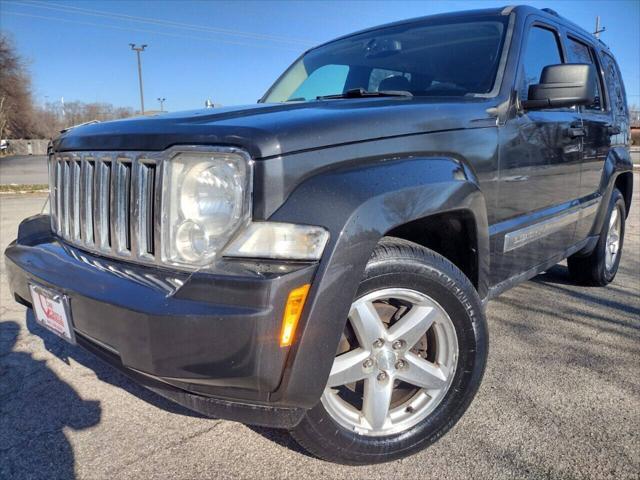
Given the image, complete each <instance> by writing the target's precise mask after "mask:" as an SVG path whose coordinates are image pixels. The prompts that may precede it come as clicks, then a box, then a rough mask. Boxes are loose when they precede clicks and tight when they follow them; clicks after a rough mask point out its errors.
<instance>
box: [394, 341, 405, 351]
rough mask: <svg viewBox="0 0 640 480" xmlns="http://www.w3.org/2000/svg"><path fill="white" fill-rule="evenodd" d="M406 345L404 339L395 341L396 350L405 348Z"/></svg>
mask: <svg viewBox="0 0 640 480" xmlns="http://www.w3.org/2000/svg"><path fill="white" fill-rule="evenodd" d="M404 345H405V341H404V340H396V341H395V342H393V345H392V346H393V349H394V350H400V349H401V348H404Z"/></svg>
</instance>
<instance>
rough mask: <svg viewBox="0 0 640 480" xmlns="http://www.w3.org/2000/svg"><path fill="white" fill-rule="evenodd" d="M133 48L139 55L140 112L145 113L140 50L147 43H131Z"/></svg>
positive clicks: (145, 46) (141, 50)
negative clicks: (137, 44)
mask: <svg viewBox="0 0 640 480" xmlns="http://www.w3.org/2000/svg"><path fill="white" fill-rule="evenodd" d="M129 46H130V47H131V50H133V51H134V52H136V55H137V56H138V81H139V82H140V113H142V115H144V93H143V92H142V63H141V62H140V52H144V49H145V48H147V45H141V46H139V47H137V46H136V44H135V43H130V44H129Z"/></svg>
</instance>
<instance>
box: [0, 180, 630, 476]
mask: <svg viewBox="0 0 640 480" xmlns="http://www.w3.org/2000/svg"><path fill="white" fill-rule="evenodd" d="M639 183H640V175H635V184H636V185H638V184H639ZM639 195H640V192H639V191H638V189H637V188H636V200H635V202H634V206H633V208H632V211H631V215H630V218H629V223H628V228H627V234H626V240H625V241H626V244H625V246H624V253H623V257H622V262H621V267H620V271H619V273H618V276H617V277H616V279H615V281H614V282H613V284H611V285H610V286H608V287H607V288H587V287H579V286H574V285H572V284H571V281H570V280H569V278H568V277H567V271H566V268H565V267H564V266H563V265H558V266H556V267H554V268H552V269H550V270H549V271H548V272H547V273H545V274H542V275H539V276H538V277H536V278H535V279H533V280H532V281H529V282H526V283H524V284H522V285H520V286H518V287H516V288H515V289H513V290H510V291H508V292H506V293H505V294H504V295H502V296H501V297H499V298H498V299H496V300H494V301H493V302H491V303H490V304H489V306H488V310H487V317H488V322H489V330H490V336H491V347H490V354H489V362H488V366H487V371H486V374H485V378H484V381H483V383H482V386H481V387H480V390H479V392H478V395H477V397H476V399H475V401H474V402H473V403H472V405H471V407H470V408H469V410H468V412H467V413H466V415H465V416H464V417H463V418H462V420H461V421H460V422H459V423H458V424H457V425H456V426H455V427H454V428H453V430H452V431H451V432H449V433H448V434H447V435H445V436H444V437H443V438H442V439H441V440H439V441H438V443H436V444H435V445H433V446H432V447H431V448H429V449H428V450H426V451H423V452H421V453H419V454H417V455H414V456H412V457H409V458H407V459H404V460H400V461H397V462H393V463H388V464H383V465H376V466H365V467H344V466H340V465H334V464H331V463H327V462H323V461H320V460H317V459H315V458H311V457H310V456H308V455H307V454H305V453H304V452H303V451H301V450H300V449H299V448H298V447H297V446H296V445H295V444H294V443H293V442H292V441H291V440H290V439H289V437H288V435H287V434H286V433H284V432H281V431H277V430H269V429H262V428H252V427H247V426H244V425H241V424H238V423H233V422H228V421H222V420H216V419H207V418H202V417H200V416H198V415H196V414H192V413H190V412H189V411H187V410H185V409H183V408H181V407H178V406H175V405H173V404H171V403H170V402H168V401H166V400H163V399H162V398H160V397H158V396H157V395H155V394H153V393H151V392H148V391H146V390H145V389H143V388H141V387H139V386H137V385H136V384H134V383H132V382H131V381H129V380H128V379H127V378H125V377H124V376H122V375H121V374H119V373H117V372H116V371H114V370H113V369H111V368H110V367H108V366H106V365H104V364H102V363H101V362H100V361H99V360H97V359H95V358H94V357H92V356H91V355H90V354H88V353H86V352H84V351H82V350H80V349H79V348H75V347H73V346H70V345H68V344H67V343H65V342H64V341H63V340H60V339H58V338H56V337H53V336H52V335H50V334H48V333H46V332H45V331H44V330H43V329H42V328H40V327H38V326H36V325H34V322H33V320H32V319H31V318H29V317H27V316H26V315H25V308H24V307H22V306H20V305H18V304H16V303H14V302H13V300H12V298H11V296H10V292H9V289H8V284H7V279H6V270H5V266H4V259H3V260H2V261H1V262H0V277H1V278H0V478H3V479H4V478H6V479H10V478H11V479H20V478H36V479H40V478H42V479H45V478H46V479H57V478H64V479H66V478H74V477H76V478H88V479H93V478H95V479H112V478H135V479H137V478H141V479H155V478H177V479H200V478H216V479H217V478H242V479H245V478H246V479H254V478H295V479H305V478H313V479H320V478H323V479H324V478H327V479H330V478H336V479H344V478H349V479H350V480H353V479H360V478H362V479H368V480H372V479H394V478H402V479H420V480H426V479H502V478H513V479H550V478H554V479H555V478H562V479H585V480H586V479H605V478H607V479H635V480H638V479H639V478H640V434H639V432H640V199H639ZM44 201H45V197H44V196H43V195H35V194H33V195H22V196H6V195H4V196H0V246H1V247H2V248H3V249H4V247H5V246H6V245H7V244H8V243H9V242H10V241H11V239H13V238H14V237H15V234H16V228H17V225H18V222H19V221H20V219H22V218H24V217H26V216H28V215H32V214H34V213H38V212H39V211H40V210H41V208H42V205H43V203H44Z"/></svg>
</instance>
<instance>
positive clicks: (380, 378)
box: [378, 372, 389, 382]
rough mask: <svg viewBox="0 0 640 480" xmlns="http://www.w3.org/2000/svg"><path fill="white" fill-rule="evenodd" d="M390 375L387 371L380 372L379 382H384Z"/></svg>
mask: <svg viewBox="0 0 640 480" xmlns="http://www.w3.org/2000/svg"><path fill="white" fill-rule="evenodd" d="M388 377H389V376H388V375H387V373H386V372H380V373H379V374H378V381H379V382H384V381H385V380H386V379H387V378H388Z"/></svg>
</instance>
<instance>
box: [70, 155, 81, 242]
mask: <svg viewBox="0 0 640 480" xmlns="http://www.w3.org/2000/svg"><path fill="white" fill-rule="evenodd" d="M69 178H70V181H71V184H70V185H69V190H70V197H69V198H70V201H71V204H70V205H69V214H70V217H69V236H70V238H71V239H72V240H75V241H80V164H79V163H78V162H77V161H75V160H71V161H70V162H69Z"/></svg>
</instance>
